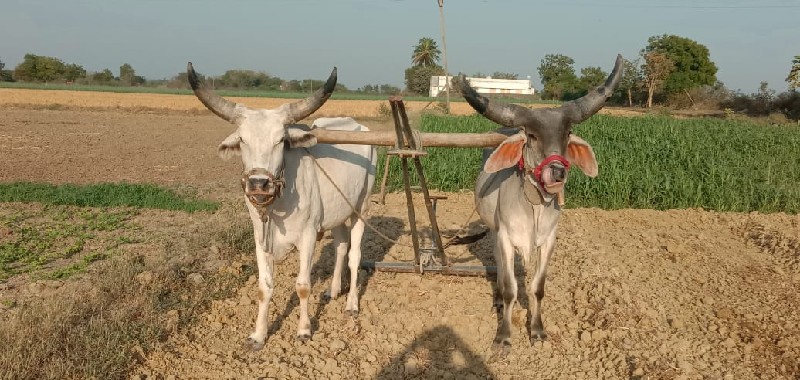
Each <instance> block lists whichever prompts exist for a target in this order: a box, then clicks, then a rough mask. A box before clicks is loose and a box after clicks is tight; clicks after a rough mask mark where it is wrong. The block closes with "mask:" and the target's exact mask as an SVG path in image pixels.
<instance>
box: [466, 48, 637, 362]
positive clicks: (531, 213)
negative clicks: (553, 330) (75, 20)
mask: <svg viewBox="0 0 800 380" xmlns="http://www.w3.org/2000/svg"><path fill="white" fill-rule="evenodd" d="M621 67H622V57H621V56H617V61H616V65H615V66H614V71H613V72H612V73H611V75H609V77H608V79H607V80H606V82H605V84H604V85H602V86H600V87H597V88H596V89H594V90H593V91H591V92H589V93H588V94H587V95H586V96H584V97H582V98H580V99H576V100H574V101H571V102H567V103H564V105H563V106H561V107H559V108H539V109H528V108H525V107H521V106H518V105H515V104H497V103H492V102H490V101H489V99H487V98H485V97H483V96H480V95H478V94H477V93H476V92H475V90H474V89H472V88H471V87H470V86H469V84H468V83H467V82H466V80H465V78H464V77H463V76H461V78H460V82H461V83H460V86H461V88H462V93H463V94H464V98H466V100H467V102H469V104H470V105H471V106H472V107H473V108H474V109H475V110H476V111H478V113H480V114H482V115H483V116H485V117H486V118H487V119H489V120H492V121H494V122H495V123H498V124H500V125H503V126H505V127H509V128H518V133H514V134H513V135H511V136H510V137H508V138H507V139H506V140H505V141H503V143H501V144H500V145H499V146H498V147H497V148H496V149H495V150H494V151H492V152H491V154H490V155H489V156H488V158H487V159H486V162H485V163H484V167H483V170H482V171H481V173H480V175H479V176H478V180H477V183H476V186H475V202H476V207H477V210H478V213H479V214H480V216H481V219H482V220H483V222H484V223H486V225H487V226H488V227H489V229H490V231H491V233H492V235H493V237H494V238H495V242H496V243H495V247H494V257H495V261H496V264H497V288H496V292H495V305H496V307H497V309H498V311H501V312H502V314H503V318H502V322H501V323H500V327H499V329H498V330H497V335H496V336H495V339H494V345H495V349H496V350H499V351H501V352H503V353H506V352H507V351H508V349H509V348H510V346H511V316H512V307H513V306H514V303H515V301H516V300H517V280H516V278H515V276H514V255H515V253H518V254H519V255H521V256H522V259H523V261H524V263H525V266H526V267H528V263H529V262H530V256H531V254H532V253H538V255H539V257H538V261H537V265H536V267H535V273H534V274H533V278H532V279H531V282H530V283H529V284H528V285H527V291H528V300H529V302H530V304H529V314H528V315H529V318H531V320H529V321H528V323H529V325H528V326H529V333H530V339H531V342H533V341H535V340H537V339H545V338H546V337H547V335H546V334H545V331H544V326H543V325H542V316H541V306H542V298H543V297H544V281H545V274H546V271H547V262H548V260H549V259H550V256H551V255H552V253H553V249H554V247H555V242H556V229H557V227H558V220H559V217H560V215H561V207H560V205H559V202H558V193H560V192H562V191H563V188H564V184H565V183H566V180H567V172H568V170H569V167H570V165H575V166H577V167H578V168H580V169H581V170H582V171H583V172H584V173H586V174H587V175H588V176H590V177H594V176H596V175H597V161H596V160H595V157H594V152H593V151H592V148H591V146H589V144H588V143H587V142H586V141H584V140H583V139H581V138H580V137H578V136H576V135H574V134H572V132H571V129H572V126H573V125H574V124H577V123H580V122H582V121H584V120H586V119H588V118H589V117H590V116H592V115H594V114H595V113H596V112H597V111H599V110H600V108H602V107H603V104H604V103H605V101H606V99H607V98H608V97H609V96H611V94H612V93H613V91H614V87H616V85H617V83H618V82H619V80H620V77H621V76H622V70H621ZM565 156H566V157H565Z"/></svg>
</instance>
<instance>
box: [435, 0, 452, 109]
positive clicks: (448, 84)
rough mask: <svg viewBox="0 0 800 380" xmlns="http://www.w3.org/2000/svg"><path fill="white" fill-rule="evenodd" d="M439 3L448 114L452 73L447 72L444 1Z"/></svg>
mask: <svg viewBox="0 0 800 380" xmlns="http://www.w3.org/2000/svg"><path fill="white" fill-rule="evenodd" d="M438 2H439V26H441V28H442V51H443V52H444V79H445V81H446V83H445V85H444V92H445V94H446V96H447V101H446V102H445V107H446V108H447V113H448V114H449V113H450V71H448V70H447V40H446V39H445V33H444V0H438Z"/></svg>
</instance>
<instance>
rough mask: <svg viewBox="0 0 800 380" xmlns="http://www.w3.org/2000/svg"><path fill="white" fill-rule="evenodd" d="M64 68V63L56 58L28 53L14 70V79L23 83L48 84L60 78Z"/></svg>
mask: <svg viewBox="0 0 800 380" xmlns="http://www.w3.org/2000/svg"><path fill="white" fill-rule="evenodd" d="M64 68H65V65H64V62H62V61H61V60H60V59H58V58H55V57H46V56H42V55H36V54H30V53H28V54H25V58H24V59H23V61H22V63H20V64H19V65H17V67H16V68H14V77H16V78H17V79H19V80H23V81H39V82H50V81H52V80H54V79H58V78H61V77H62V76H63V74H64Z"/></svg>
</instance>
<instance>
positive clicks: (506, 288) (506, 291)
mask: <svg viewBox="0 0 800 380" xmlns="http://www.w3.org/2000/svg"><path fill="white" fill-rule="evenodd" d="M497 241H498V246H499V248H500V252H499V255H498V256H499V258H500V259H501V262H499V263H497V265H498V266H502V267H503V275H502V280H499V281H502V282H503V285H502V288H503V293H502V296H503V320H502V321H501V322H500V328H499V329H498V330H497V335H496V336H495V338H494V345H495V349H496V350H497V351H499V352H501V353H506V352H507V350H508V349H509V348H510V346H511V317H512V315H513V314H512V313H513V311H514V303H515V302H516V301H517V279H516V278H515V277H514V247H513V246H512V244H511V240H510V239H509V238H508V236H506V235H505V234H504V233H500V234H498V235H497Z"/></svg>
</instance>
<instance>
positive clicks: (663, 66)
mask: <svg viewBox="0 0 800 380" xmlns="http://www.w3.org/2000/svg"><path fill="white" fill-rule="evenodd" d="M674 69H675V64H674V63H673V62H672V60H671V59H670V58H669V57H667V56H666V54H663V53H659V52H649V53H645V54H644V64H643V65H642V74H643V76H644V83H645V87H646V88H647V108H650V107H652V106H653V94H655V92H656V90H658V89H660V88H661V87H662V86H663V85H664V83H665V82H666V81H667V78H669V76H670V73H672V71H673V70H674Z"/></svg>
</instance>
